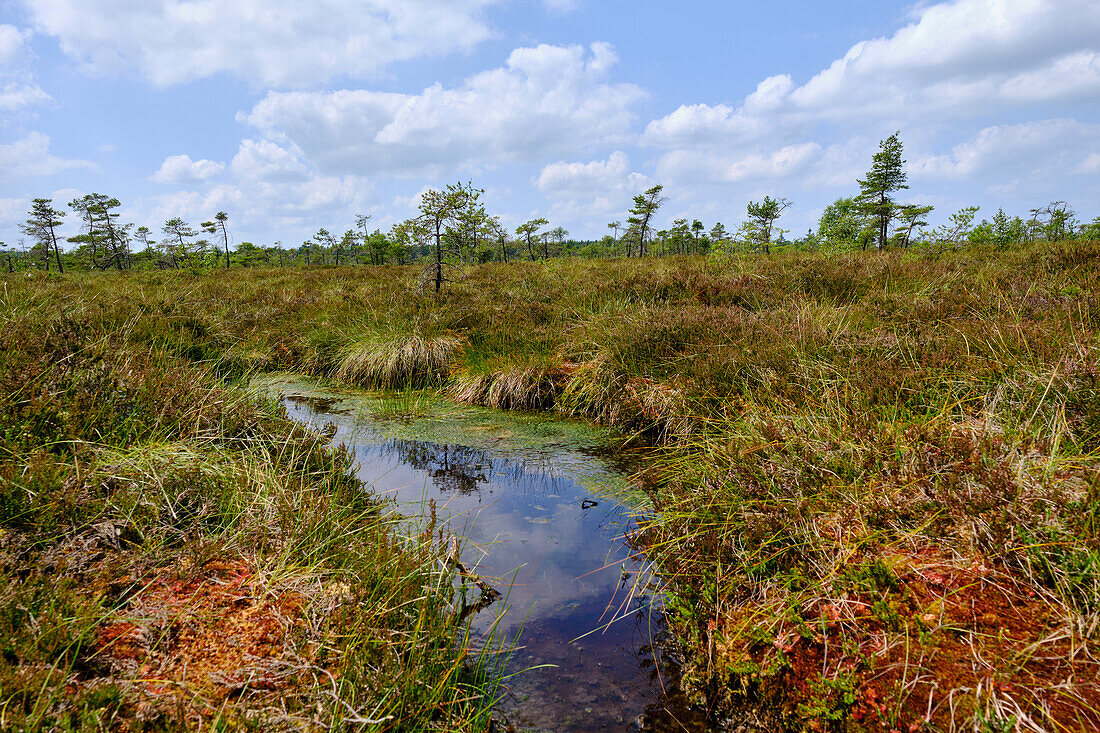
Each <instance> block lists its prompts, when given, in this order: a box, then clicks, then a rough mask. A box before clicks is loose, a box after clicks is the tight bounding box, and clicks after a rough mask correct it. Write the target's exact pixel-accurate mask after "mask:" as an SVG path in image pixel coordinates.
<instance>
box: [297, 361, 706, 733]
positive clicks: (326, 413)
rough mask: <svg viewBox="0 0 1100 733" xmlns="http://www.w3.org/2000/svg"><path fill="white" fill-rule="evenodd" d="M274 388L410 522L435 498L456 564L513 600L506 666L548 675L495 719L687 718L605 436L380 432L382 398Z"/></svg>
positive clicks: (579, 431)
mask: <svg viewBox="0 0 1100 733" xmlns="http://www.w3.org/2000/svg"><path fill="white" fill-rule="evenodd" d="M278 388H279V391H280V392H281V393H282V394H283V395H284V399H283V401H284V404H285V405H286V408H287V411H288V413H289V414H290V416H291V417H292V418H294V419H295V420H299V421H301V422H304V423H307V424H311V425H313V426H314V427H315V428H317V429H321V428H322V427H323V426H324V425H326V424H330V425H332V426H334V427H335V430H336V432H335V435H334V437H333V442H334V443H337V444H340V443H342V444H344V445H345V446H346V447H347V448H348V450H349V451H350V452H351V454H352V455H353V456H354V458H355V461H356V464H357V471H358V475H359V477H360V478H361V479H362V480H363V481H364V482H366V483H368V484H372V485H374V486H375V487H376V489H377V491H379V492H380V493H383V494H389V495H392V496H393V497H394V498H396V500H397V501H398V502H399V503H400V504H401V505H402V510H403V511H404V512H406V513H412V511H410V507H413V508H414V510H419V511H425V508H426V507H427V504H428V501H429V500H434V501H435V503H436V512H437V516H438V517H439V519H441V520H444V521H447V522H448V523H449V525H450V526H451V527H452V528H453V529H454V530H455V531H456V532H457V533H459V534H460V535H464V536H466V537H467V538H468V540H467V543H466V545H465V547H464V549H463V553H462V560H463V562H464V563H465V564H466V565H467V566H468V567H470V568H471V569H475V568H476V572H477V573H478V574H479V575H480V576H481V577H482V578H483V579H484V580H486V581H488V582H489V583H490V584H492V585H493V586H494V587H496V588H498V589H499V590H501V591H502V592H505V593H506V594H507V606H506V607H507V609H508V610H507V613H506V614H505V615H504V618H503V621H502V623H501V625H500V630H502V631H503V632H504V633H505V634H506V636H508V637H518V643H519V645H520V647H521V648H520V650H519V651H517V652H516V653H515V654H514V656H513V658H512V667H513V668H514V669H516V670H519V669H525V668H529V667H533V666H536V665H556V666H555V668H547V669H539V670H535V671H530V672H526V673H524V674H522V675H519V676H517V677H515V678H513V679H511V680H510V681H509V685H508V686H509V689H510V691H511V694H510V696H509V698H508V699H507V700H506V701H505V703H504V705H503V707H504V708H505V710H506V712H507V713H508V714H509V717H510V718H511V719H512V720H513V721H515V722H517V723H519V724H522V725H524V726H532V727H533V728H535V729H539V730H569V731H585V730H637V729H639V726H640V724H641V721H642V720H643V719H644V720H645V728H646V729H647V730H656V729H662V728H666V727H667V728H670V729H671V728H672V727H673V726H672V725H670V724H671V723H672V721H671V720H670V719H669V716H673V715H674V716H676V717H680V718H683V715H684V714H683V713H682V712H681V713H677V712H674V711H672V712H670V711H665V710H664V709H663V708H664V707H665V705H664V702H663V699H664V695H663V693H662V688H663V687H665V686H666V685H668V680H667V679H665V677H666V676H667V673H666V672H665V670H664V666H665V665H663V664H661V665H658V664H657V663H656V662H655V659H654V656H655V655H654V651H653V650H652V647H651V646H650V642H651V640H652V638H653V636H654V635H655V634H659V633H660V632H661V630H660V629H659V628H652V626H653V625H655V624H658V622H657V617H658V616H659V614H657V613H651V612H650V607H651V606H652V605H653V603H654V599H653V597H652V596H651V595H649V594H648V593H647V592H646V588H647V586H646V583H645V582H644V579H645V577H646V576H645V570H646V568H645V565H644V563H642V562H639V561H638V560H636V559H635V558H634V557H633V556H632V551H631V550H630V548H628V547H627V545H626V544H625V542H624V539H623V537H624V534H625V533H626V532H627V531H628V530H629V529H630V528H631V527H632V520H631V518H630V512H629V509H628V508H627V507H625V506H623V505H622V504H620V503H619V501H618V500H617V499H616V496H619V497H620V498H621V497H622V496H623V494H622V493H621V492H622V491H623V490H624V489H625V488H626V487H625V484H624V482H623V480H622V477H621V474H620V472H619V471H618V470H617V469H616V468H615V466H614V465H612V463H611V462H610V460H608V459H606V458H601V457H599V456H598V455H597V454H596V452H597V450H596V449H598V448H600V443H601V442H606V439H607V435H608V434H607V433H606V432H604V431H600V430H599V429H596V428H590V427H588V426H581V425H578V424H573V423H563V422H560V421H555V420H551V419H549V418H547V417H546V416H534V415H516V414H513V413H501V412H498V411H492V410H482V409H479V408H467V407H456V406H453V405H449V406H442V404H445V403H441V405H437V406H439V407H440V409H441V410H443V411H444V412H446V413H447V414H446V415H445V416H444V417H442V418H441V417H440V416H439V415H438V414H436V411H434V410H433V411H432V412H433V414H432V415H429V416H426V417H424V418H422V419H419V420H416V421H415V422H408V421H400V420H393V419H388V420H387V419H382V420H379V419H376V418H375V417H372V411H374V410H376V408H377V407H378V404H377V403H378V399H379V398H378V396H377V395H373V396H372V395H370V394H366V395H355V394H352V393H338V392H333V391H327V390H320V389H319V388H316V387H312V386H309V385H304V384H302V383H294V382H288V383H284V384H281V385H279V387H278ZM373 414H375V415H377V414H378V413H377V412H374V413H373ZM330 429H331V428H330ZM586 443H587V444H586ZM638 578H642V579H643V582H640V583H636V580H637V579H638ZM509 586H510V588H509ZM472 599H473V598H472V597H471V600H472ZM504 608H505V606H504V605H503V604H502V601H498V602H497V603H495V604H494V605H492V606H491V607H490V608H488V609H486V610H484V611H481V612H479V613H477V614H475V615H474V617H473V627H474V628H475V629H476V630H478V631H485V630H487V629H488V628H489V627H490V625H491V624H492V623H493V620H494V618H495V617H496V616H497V615H498V614H500V613H501V611H502V610H503V609H504ZM613 619H618V620H617V621H615V623H610V622H611V621H612V620H613ZM609 623H610V625H608V624H609ZM604 627H606V628H604ZM657 657H658V659H659V655H657ZM659 666H660V668H661V671H660V672H659V671H658V667H659ZM683 722H685V723H686V722H687V721H686V720H684V721H683ZM689 727H693V726H690V725H689Z"/></svg>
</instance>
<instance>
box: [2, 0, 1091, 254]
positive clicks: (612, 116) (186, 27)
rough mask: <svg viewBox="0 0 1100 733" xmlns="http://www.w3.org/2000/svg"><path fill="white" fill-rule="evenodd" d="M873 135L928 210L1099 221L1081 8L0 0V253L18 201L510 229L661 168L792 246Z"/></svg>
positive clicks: (272, 237) (610, 213)
mask: <svg viewBox="0 0 1100 733" xmlns="http://www.w3.org/2000/svg"><path fill="white" fill-rule="evenodd" d="M895 130H898V131H900V133H901V140H902V142H903V144H904V146H905V158H906V160H907V169H908V172H909V185H910V189H909V190H908V191H903V192H902V193H901V195H900V197H899V199H900V200H903V201H909V202H918V203H928V204H933V205H934V206H935V207H936V210H935V213H934V214H933V216H932V220H933V223H935V222H936V221H941V220H943V219H944V218H946V217H947V215H948V214H950V213H951V212H952V211H954V210H957V209H959V208H961V207H963V206H968V205H978V206H981V211H980V212H979V218H981V217H982V216H983V215H984V216H992V214H993V213H994V212H996V210H997V209H998V208H1002V207H1003V208H1004V209H1005V210H1006V211H1008V212H1009V213H1020V214H1024V215H1026V213H1027V211H1028V210H1029V209H1031V208H1035V207H1038V206H1042V205H1045V204H1046V203H1049V202H1051V201H1055V200H1065V201H1068V202H1069V203H1070V205H1071V206H1072V207H1073V208H1074V209H1075V210H1076V211H1077V212H1078V215H1079V216H1080V217H1081V218H1082V219H1092V218H1093V217H1096V216H1097V215H1100V2H1097V0H955V1H954V2H923V3H919V4H916V5H914V4H912V3H905V2H891V1H890V0H883V1H881V2H875V3H871V2H866V0H859V1H856V0H831V1H830V2H827V3H826V2H821V1H820V0H772V2H768V3H761V2H744V1H742V0H723V1H721V2H702V1H698V0H694V1H693V0H684V1H683V2H680V3H670V2H667V0H310V2H302V0H0V241H4V242H7V244H8V245H9V246H15V245H17V244H18V242H19V239H20V237H21V236H22V235H21V233H20V231H19V225H20V223H21V222H22V221H24V220H25V219H26V217H27V209H28V208H29V205H30V200H31V199H32V198H34V197H49V198H52V199H53V200H54V202H55V205H57V204H67V203H68V202H69V201H71V200H72V199H73V198H76V197H78V196H81V195H83V194H85V193H90V192H99V193H105V194H109V195H111V196H115V197H117V198H118V199H120V200H121V201H122V203H123V206H122V216H123V218H124V219H125V220H127V221H132V222H134V223H135V224H136V225H145V226H148V227H149V228H150V229H152V230H153V231H154V236H155V235H156V234H157V233H159V231H160V227H161V226H162V225H163V223H164V221H165V220H166V219H169V218H172V217H176V216H180V217H183V218H184V219H186V220H189V221H191V222H192V223H193V224H198V223H199V222H201V221H204V220H207V219H209V218H211V217H212V216H213V214H214V213H215V212H217V211H226V212H227V213H228V214H229V217H230V218H229V223H230V230H231V233H232V236H233V238H234V240H235V241H236V242H244V241H251V242H254V243H256V244H265V245H266V244H271V243H274V242H276V241H278V242H282V243H283V244H284V245H286V246H295V245H297V244H299V243H301V241H302V240H303V239H307V238H309V237H310V236H311V235H312V234H313V233H314V232H316V231H317V229H318V228H320V227H326V228H328V229H329V230H331V231H333V232H336V233H340V232H343V231H344V230H345V229H348V228H351V227H353V226H354V223H355V217H356V215H357V214H369V215H371V217H372V219H371V225H372V226H376V227H378V228H381V229H387V228H388V227H389V226H390V225H392V224H393V223H395V222H397V221H400V220H402V219H405V218H407V217H409V216H411V215H413V214H414V213H415V207H416V204H417V202H418V199H419V195H420V193H421V192H422V191H424V190H426V189H427V188H433V187H435V188H438V187H441V186H443V185H445V184H447V183H454V182H458V181H463V182H465V181H471V182H473V183H474V185H475V186H477V187H479V188H483V189H485V197H484V200H485V202H486V204H487V207H488V209H489V211H490V213H492V214H496V215H499V216H501V218H502V220H503V221H504V222H505V223H506V224H508V225H510V226H511V227H512V228H513V229H514V227H515V226H517V225H518V224H520V223H522V222H523V221H525V220H527V219H530V218H534V217H546V218H547V219H549V220H550V222H551V226H564V227H565V228H566V229H567V230H568V231H569V232H570V235H571V236H572V237H575V238H598V237H600V236H602V235H604V234H606V233H608V231H609V230H608V228H607V224H608V223H609V222H611V221H613V220H623V219H625V217H626V211H627V209H628V208H629V207H630V205H631V199H632V197H633V196H634V195H635V194H637V193H640V192H641V191H643V190H644V189H646V188H647V187H649V186H652V185H654V184H657V183H660V184H663V185H664V187H665V194H666V196H667V202H666V203H665V205H664V207H663V208H662V210H661V213H660V215H659V217H658V220H657V225H658V226H659V227H660V226H665V225H667V224H668V223H669V222H671V221H672V220H673V219H676V218H680V217H685V218H688V219H689V220H690V219H693V218H698V219H700V220H702V221H703V222H704V223H705V224H706V225H707V227H710V226H711V225H712V224H713V223H714V222H715V221H722V222H723V223H724V224H725V225H726V227H727V229H731V230H732V229H734V228H735V227H736V225H737V224H738V223H739V222H740V221H742V220H743V219H744V216H745V207H746V204H747V202H748V201H750V200H760V199H761V198H763V197H764V196H765V195H771V196H773V197H778V196H783V197H786V198H788V199H790V200H791V201H792V202H793V204H794V205H793V206H792V207H791V208H790V209H789V210H788V212H787V213H786V214H785V215H784V217H783V219H782V220H781V222H780V224H781V226H783V227H784V228H786V229H788V230H790V231H791V232H792V234H791V236H798V235H800V234H801V233H803V232H805V231H806V229H807V228H809V227H811V226H814V225H815V224H816V221H817V219H818V217H819V216H820V214H821V211H822V209H823V208H824V207H825V206H826V205H828V203H829V202H831V201H833V200H835V199H836V198H838V197H840V196H844V195H852V194H854V193H856V192H857V191H858V185H857V183H856V180H857V178H859V177H861V176H862V175H863V174H865V173H866V172H867V170H868V169H869V167H870V162H871V156H872V155H873V153H874V152H875V150H876V149H877V147H878V143H879V141H880V140H882V139H883V138H885V137H887V136H888V135H890V134H891V133H893V132H894V131H895ZM75 227H76V222H75V221H74V219H73V217H72V215H70V217H69V219H68V220H67V222H66V233H67V234H72V233H75Z"/></svg>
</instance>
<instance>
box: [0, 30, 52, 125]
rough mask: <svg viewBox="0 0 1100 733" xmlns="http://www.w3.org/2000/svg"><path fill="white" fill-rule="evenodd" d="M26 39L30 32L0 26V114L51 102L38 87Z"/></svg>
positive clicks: (28, 37) (32, 55)
mask: <svg viewBox="0 0 1100 733" xmlns="http://www.w3.org/2000/svg"><path fill="white" fill-rule="evenodd" d="M29 39H30V33H29V32H27V31H21V30H19V29H18V28H16V27H15V26H11V25H5V24H0V113H2V112H15V111H18V110H22V109H25V108H27V107H33V106H35V105H39V104H45V103H47V102H49V101H50V95H48V94H46V92H44V91H42V89H41V88H40V87H39V86H38V81H37V80H36V79H35V75H34V72H33V70H32V69H31V67H30V60H31V59H33V58H34V54H33V53H32V52H31V49H30V46H29V45H28V43H27V41H28V40H29Z"/></svg>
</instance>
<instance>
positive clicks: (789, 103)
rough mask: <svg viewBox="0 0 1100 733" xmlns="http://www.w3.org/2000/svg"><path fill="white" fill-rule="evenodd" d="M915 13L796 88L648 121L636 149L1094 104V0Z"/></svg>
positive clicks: (746, 141) (1098, 15)
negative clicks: (1044, 105) (1054, 105)
mask: <svg viewBox="0 0 1100 733" xmlns="http://www.w3.org/2000/svg"><path fill="white" fill-rule="evenodd" d="M915 15H916V19H915V20H914V22H912V23H911V24H909V25H907V26H906V27H904V28H902V29H900V30H899V31H897V32H896V33H894V34H893V35H892V36H890V37H889V38H879V39H874V40H870V41H862V42H860V43H857V44H855V45H854V46H852V48H851V49H849V50H848V52H847V53H846V54H845V55H844V56H843V57H842V58H840V59H837V60H836V61H834V62H833V63H832V64H830V65H829V66H828V68H826V69H824V70H822V71H821V72H819V73H817V74H816V75H814V76H813V77H812V78H810V79H809V80H808V81H807V82H806V83H805V84H803V85H801V86H797V85H796V84H795V83H794V81H793V80H792V79H791V78H790V77H789V76H787V75H778V76H773V77H770V78H768V79H765V80H764V81H762V82H761V83H760V84H759V86H758V87H757V89H756V91H754V92H753V93H752V94H749V95H748V96H746V97H745V99H744V100H743V101H742V102H741V103H740V104H739V105H737V106H731V105H728V104H719V105H713V106H712V105H707V104H694V105H684V106H681V107H680V108H678V109H676V110H675V111H673V112H672V113H670V114H669V115H667V116H665V117H663V118H660V119H657V120H654V121H652V122H650V123H649V125H648V126H647V128H646V131H645V134H644V135H643V138H642V142H643V144H646V145H650V146H653V147H660V148H673V149H676V148H691V149H713V148H719V147H721V148H726V149H728V148H729V147H730V146H749V145H751V144H754V143H756V144H766V145H767V146H769V147H771V148H772V149H779V148H781V147H785V146H787V145H791V144H795V143H798V142H803V141H805V140H806V139H807V138H808V137H810V136H811V135H816V134H820V132H821V125H822V124H835V125H843V126H845V127H847V128H851V127H853V126H861V127H863V128H865V129H866V128H870V129H874V130H876V131H878V132H881V131H882V130H885V129H894V128H901V129H902V130H903V131H904V130H905V129H906V127H912V126H915V125H919V124H921V123H926V124H930V125H933V126H934V125H938V124H941V123H942V122H943V121H944V120H945V119H948V118H952V119H960V120H961V119H969V118H974V117H978V116H982V115H989V114H993V113H995V112H996V111H997V110H1005V109H1009V108H1011V109H1019V108H1021V107H1026V106H1028V105H1035V104H1039V103H1081V102H1091V101H1097V102H1100V3H1097V2H1095V0H955V1H954V2H946V3H939V4H936V5H931V6H927V7H923V8H920V9H918V10H916V11H915ZM739 152H744V150H741V151H739Z"/></svg>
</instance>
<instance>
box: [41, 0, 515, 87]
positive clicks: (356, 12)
mask: <svg viewBox="0 0 1100 733" xmlns="http://www.w3.org/2000/svg"><path fill="white" fill-rule="evenodd" d="M496 1H497V0H463V2H453V0H314V1H313V2H302V0H204V1H203V2H195V1H194V0H104V1H97V2H88V1H87V0H24V5H25V6H26V9H27V11H28V13H29V15H30V17H31V18H32V19H33V22H34V24H35V26H36V27H37V28H38V29H40V30H41V31H42V32H43V33H47V34H49V35H52V36H56V37H57V39H58V40H59V41H60V43H61V48H62V50H63V51H64V52H65V53H66V54H67V55H68V56H70V57H72V58H73V59H76V60H77V61H78V62H79V63H81V64H82V65H83V66H84V67H85V68H87V69H88V70H91V71H94V72H100V73H113V72H119V71H130V70H137V72H138V73H140V74H141V75H143V76H144V77H146V78H147V79H148V80H149V81H151V82H152V83H153V84H156V85H158V86H168V85H172V84H179V83H183V82H188V81H192V80H194V79H200V78H204V77H209V76H213V75H215V74H220V73H228V74H232V75H234V76H237V77H239V78H242V79H245V80H247V81H249V82H252V83H254V84H263V85H267V86H280V87H291V86H309V85H314V84H318V83H321V82H324V81H326V80H328V79H331V78H334V77H356V78H362V77H369V76H372V75H375V74H377V73H378V72H379V71H381V70H382V69H384V68H385V67H386V66H388V65H389V64H392V63H394V62H396V61H402V60H407V59H413V58H418V57H422V56H431V55H440V54H447V53H452V52H455V51H466V50H469V49H471V48H473V47H474V46H475V45H477V44H478V43H480V42H481V41H484V40H485V39H486V38H488V37H489V36H490V33H491V31H490V28H489V27H488V25H487V24H486V22H485V19H484V17H483V15H484V9H485V8H486V6H488V5H490V4H492V3H493V2H496Z"/></svg>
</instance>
